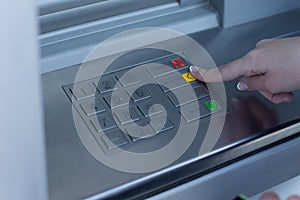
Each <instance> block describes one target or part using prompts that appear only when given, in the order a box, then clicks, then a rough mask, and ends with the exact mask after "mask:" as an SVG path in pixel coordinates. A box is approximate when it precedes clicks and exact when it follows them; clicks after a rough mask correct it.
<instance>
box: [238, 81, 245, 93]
mask: <svg viewBox="0 0 300 200" xmlns="http://www.w3.org/2000/svg"><path fill="white" fill-rule="evenodd" d="M236 88H237V89H238V90H240V91H243V90H247V89H248V85H247V83H245V82H243V81H240V82H238V84H237V85H236Z"/></svg>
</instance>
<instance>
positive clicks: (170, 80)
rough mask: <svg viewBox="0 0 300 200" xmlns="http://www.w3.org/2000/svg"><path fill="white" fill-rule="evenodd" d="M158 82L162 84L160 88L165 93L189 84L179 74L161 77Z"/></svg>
mask: <svg viewBox="0 0 300 200" xmlns="http://www.w3.org/2000/svg"><path fill="white" fill-rule="evenodd" d="M156 81H157V82H158V83H159V84H160V85H159V86H160V87H161V88H162V89H163V91H164V92H168V91H170V90H173V89H176V88H180V87H183V86H185V85H188V84H189V83H188V82H186V81H185V80H184V79H183V78H182V76H181V75H180V74H178V73H172V74H168V75H166V76H162V77H159V78H157V79H156Z"/></svg>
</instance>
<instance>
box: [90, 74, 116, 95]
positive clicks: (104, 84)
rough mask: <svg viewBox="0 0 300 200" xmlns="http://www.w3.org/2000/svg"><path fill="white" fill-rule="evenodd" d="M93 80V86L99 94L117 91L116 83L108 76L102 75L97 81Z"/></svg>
mask: <svg viewBox="0 0 300 200" xmlns="http://www.w3.org/2000/svg"><path fill="white" fill-rule="evenodd" d="M98 81H99V82H98V83H97V79H94V84H95V86H96V87H97V88H98V90H99V91H100V93H105V92H111V91H113V90H115V89H117V86H116V83H115V81H114V80H113V78H112V77H111V76H109V75H104V76H102V77H100V78H99V79H98Z"/></svg>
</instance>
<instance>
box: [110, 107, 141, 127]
mask: <svg viewBox="0 0 300 200" xmlns="http://www.w3.org/2000/svg"><path fill="white" fill-rule="evenodd" d="M112 112H113V114H114V115H115V116H116V117H117V119H118V120H119V122H120V123H121V124H128V123H129V122H134V121H137V120H139V119H140V117H139V115H138V114H137V111H136V110H135V109H134V108H133V107H130V108H129V109H127V108H123V109H115V110H113V111H112Z"/></svg>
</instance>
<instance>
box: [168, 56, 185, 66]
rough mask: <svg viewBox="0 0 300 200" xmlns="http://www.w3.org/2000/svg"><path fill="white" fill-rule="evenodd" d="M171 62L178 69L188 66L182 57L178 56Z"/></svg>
mask: <svg viewBox="0 0 300 200" xmlns="http://www.w3.org/2000/svg"><path fill="white" fill-rule="evenodd" d="M171 63H172V65H173V66H174V67H175V68H176V69H178V68H181V67H185V66H186V64H185V63H184V61H183V60H182V59H181V58H176V59H174V60H171Z"/></svg>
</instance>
